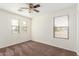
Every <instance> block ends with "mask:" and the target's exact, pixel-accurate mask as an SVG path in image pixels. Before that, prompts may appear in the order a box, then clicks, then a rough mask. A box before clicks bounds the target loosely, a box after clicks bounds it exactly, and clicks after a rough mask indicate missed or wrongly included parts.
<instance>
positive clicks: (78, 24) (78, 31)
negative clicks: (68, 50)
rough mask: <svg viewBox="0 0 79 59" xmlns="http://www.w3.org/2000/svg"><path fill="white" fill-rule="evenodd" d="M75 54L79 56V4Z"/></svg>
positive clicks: (78, 5)
mask: <svg viewBox="0 0 79 59" xmlns="http://www.w3.org/2000/svg"><path fill="white" fill-rule="evenodd" d="M77 53H78V55H79V4H77Z"/></svg>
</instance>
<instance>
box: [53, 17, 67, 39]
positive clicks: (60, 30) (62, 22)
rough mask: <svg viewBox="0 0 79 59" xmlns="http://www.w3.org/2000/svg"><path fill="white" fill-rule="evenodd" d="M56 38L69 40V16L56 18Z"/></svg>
mask: <svg viewBox="0 0 79 59" xmlns="http://www.w3.org/2000/svg"><path fill="white" fill-rule="evenodd" d="M54 37H56V38H68V16H60V17H55V18H54Z"/></svg>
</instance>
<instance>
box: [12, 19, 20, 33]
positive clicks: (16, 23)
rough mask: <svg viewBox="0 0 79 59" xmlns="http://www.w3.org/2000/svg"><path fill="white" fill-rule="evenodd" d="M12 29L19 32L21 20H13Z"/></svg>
mask: <svg viewBox="0 0 79 59" xmlns="http://www.w3.org/2000/svg"><path fill="white" fill-rule="evenodd" d="M11 26H12V27H11V29H12V32H13V33H19V28H20V27H19V20H15V19H13V20H11Z"/></svg>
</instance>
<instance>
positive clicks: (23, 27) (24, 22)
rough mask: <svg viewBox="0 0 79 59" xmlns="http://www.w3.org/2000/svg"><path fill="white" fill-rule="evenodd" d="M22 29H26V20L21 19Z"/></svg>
mask: <svg viewBox="0 0 79 59" xmlns="http://www.w3.org/2000/svg"><path fill="white" fill-rule="evenodd" d="M22 30H23V31H27V23H26V21H22Z"/></svg>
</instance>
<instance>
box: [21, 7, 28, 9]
mask: <svg viewBox="0 0 79 59" xmlns="http://www.w3.org/2000/svg"><path fill="white" fill-rule="evenodd" d="M21 9H29V8H26V7H21Z"/></svg>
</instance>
